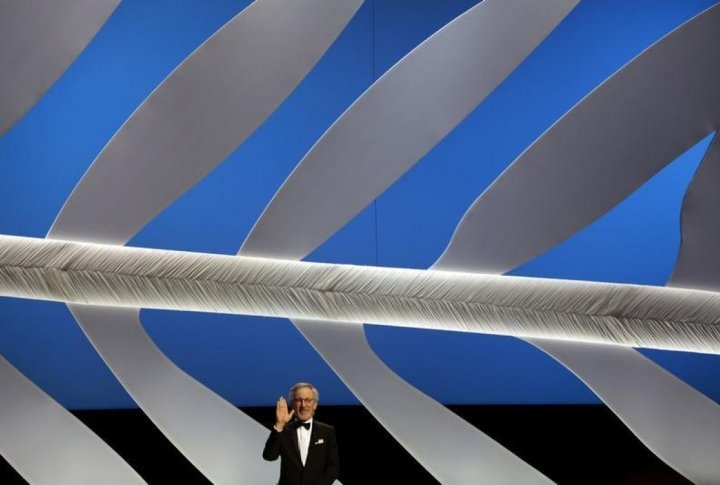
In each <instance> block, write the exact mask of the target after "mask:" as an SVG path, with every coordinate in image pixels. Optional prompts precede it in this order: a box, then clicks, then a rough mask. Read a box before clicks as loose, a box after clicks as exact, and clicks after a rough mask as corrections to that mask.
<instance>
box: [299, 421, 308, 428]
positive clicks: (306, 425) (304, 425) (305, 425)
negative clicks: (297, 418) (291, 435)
mask: <svg viewBox="0 0 720 485" xmlns="http://www.w3.org/2000/svg"><path fill="white" fill-rule="evenodd" d="M300 426H302V427H303V428H305V429H310V422H309V421H308V422H307V423H303V422H300V423H299V424H298V428H299V427H300Z"/></svg>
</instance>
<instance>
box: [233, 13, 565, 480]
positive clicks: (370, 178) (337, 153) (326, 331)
mask: <svg viewBox="0 0 720 485" xmlns="http://www.w3.org/2000/svg"><path fill="white" fill-rule="evenodd" d="M575 5H576V2H574V1H564V0H562V1H557V2H544V3H543V4H539V3H537V2H532V1H524V0H521V1H504V2H499V1H494V0H486V1H485V2H483V3H481V4H480V5H477V6H476V7H474V8H472V9H470V10H468V11H467V12H466V13H464V14H462V15H461V16H460V17H458V18H457V19H455V20H453V21H452V22H450V23H449V24H448V25H446V26H445V27H443V28H442V29H440V30H439V31H438V32H436V33H435V34H433V35H432V36H431V37H430V38H428V39H427V40H426V41H424V42H423V43H422V44H420V45H419V46H417V47H416V48H415V49H414V50H413V51H411V52H410V53H409V54H408V55H407V56H405V57H404V58H403V59H401V60H400V61H399V62H398V63H397V64H395V65H394V66H393V67H392V68H391V69H390V70H388V71H387V72H386V73H385V74H384V75H383V76H382V77H381V78H380V79H379V80H378V81H377V82H375V83H374V84H373V85H372V86H371V87H370V88H369V89H368V90H367V91H366V92H365V93H364V94H363V95H362V96H361V97H360V98H358V100H357V101H356V102H355V103H354V104H353V105H352V106H351V107H350V108H349V109H348V110H347V111H346V112H345V113H344V114H343V115H342V116H341V117H340V118H339V119H338V120H337V121H336V122H335V123H334V124H333V126H332V127H331V128H330V129H329V130H328V131H327V132H326V133H325V134H324V135H323V137H322V138H321V139H320V140H318V142H317V143H316V144H315V146H314V147H313V148H312V149H311V150H310V151H309V152H308V153H307V154H306V155H305V157H304V158H303V159H302V161H301V162H300V164H298V166H297V167H296V168H295V170H294V171H293V173H292V174H291V176H290V177H289V178H288V180H286V182H285V183H284V184H283V186H282V187H281V189H280V190H279V191H278V193H277V194H276V195H275V196H274V197H273V200H272V201H271V203H270V204H269V205H268V207H267V208H266V209H265V211H264V212H263V214H262V217H261V218H260V219H259V220H258V222H257V223H256V224H255V227H254V228H253V230H252V231H251V233H250V234H249V235H248V237H247V239H246V241H245V243H244V244H243V246H242V249H241V251H240V254H243V255H250V256H266V257H273V258H288V259H300V258H302V257H304V256H305V255H306V254H308V253H309V252H311V251H313V250H314V249H315V248H316V247H317V246H318V245H319V244H320V243H321V242H322V241H324V240H325V239H326V238H327V237H328V236H330V235H331V234H333V233H334V232H335V231H336V230H337V229H339V228H340V227H342V226H343V225H344V224H346V223H347V222H348V221H349V220H350V219H351V218H352V217H353V216H354V215H355V214H356V213H357V212H358V211H359V210H361V209H362V208H363V207H365V206H366V205H367V204H368V203H369V202H370V201H372V199H373V198H374V197H375V196H377V195H378V194H379V193H381V192H382V191H384V190H385V189H386V188H387V187H388V186H389V185H391V184H392V182H393V181H394V180H395V179H396V178H397V177H399V176H400V175H402V173H404V172H405V171H406V170H408V169H409V168H410V167H411V166H412V165H413V164H414V163H415V162H417V161H418V160H419V159H420V158H421V157H422V156H423V155H424V154H425V153H427V151H428V150H429V149H430V148H432V146H434V145H435V144H436V143H437V142H438V141H439V140H441V139H442V138H443V137H444V136H445V135H446V134H447V133H448V132H449V131H451V130H452V129H453V128H454V127H455V126H456V125H457V124H458V123H459V122H460V121H461V120H462V119H463V118H464V117H465V116H466V115H467V114H468V113H470V112H471V111H472V110H473V109H474V108H475V107H476V106H477V105H478V104H479V103H480V102H481V101H482V100H483V99H484V98H485V97H486V96H487V95H488V94H489V93H490V92H491V91H492V90H493V89H494V88H495V87H496V86H497V85H499V84H500V83H501V82H502V80H504V79H505V78H506V77H507V76H508V75H509V74H510V73H511V72H512V70H513V69H515V67H516V66H517V65H518V64H520V62H522V60H523V59H524V58H525V57H526V56H527V55H528V54H529V53H530V52H531V51H532V50H533V49H534V48H535V47H536V46H537V45H538V44H539V43H540V42H541V41H542V40H543V39H544V38H545V36H546V35H547V34H548V33H549V32H550V31H551V30H552V29H553V28H554V27H555V25H557V23H559V22H560V20H562V18H564V16H565V15H567V13H568V12H569V11H570V10H571V9H572V8H573V7H574V6H575ZM448 53H454V54H453V55H448ZM429 66H432V67H433V68H432V69H429ZM293 323H294V324H295V326H296V327H297V328H298V329H299V330H300V331H301V332H302V334H303V335H304V336H305V338H306V339H307V340H308V341H309V342H310V343H311V345H312V346H313V347H314V348H315V350H317V351H318V353H319V354H320V355H321V356H322V358H323V359H324V360H325V361H326V362H327V364H328V365H329V366H330V367H331V368H332V369H333V370H334V371H335V373H337V374H338V376H339V377H340V379H342V380H343V382H344V383H345V384H346V385H347V386H348V388H349V389H350V390H351V392H352V393H353V394H354V395H355V396H356V397H357V398H358V399H359V400H360V402H361V403H362V404H363V405H364V406H365V407H366V408H367V409H368V411H370V413H372V415H373V416H374V417H375V418H376V419H377V420H378V421H379V422H380V423H381V424H382V425H383V427H385V429H386V430H387V431H388V432H389V433H390V434H391V435H393V437H394V438H395V439H397V440H398V442H399V443H400V444H401V445H402V446H403V447H405V449H406V450H407V451H408V452H409V453H410V454H411V455H412V456H413V457H414V458H415V459H416V460H418V462H419V463H421V464H422V465H423V467H424V468H425V469H426V470H427V471H428V472H429V473H430V474H432V475H433V476H434V477H435V478H436V479H437V480H438V481H440V482H441V483H454V484H465V483H467V484H474V483H477V481H478V480H479V481H483V482H488V483H545V482H546V481H547V478H546V477H544V476H543V475H542V474H541V473H540V472H538V471H537V470H534V469H533V468H532V467H531V466H529V465H528V464H527V463H525V462H524V461H523V460H521V459H520V458H518V457H516V456H515V455H513V454H512V453H511V452H510V451H508V450H507V449H505V448H504V447H503V446H502V445H500V444H498V443H497V442H495V441H494V440H492V439H491V438H490V437H489V436H487V435H485V434H484V433H483V432H482V431H480V430H478V429H477V428H475V427H474V426H472V425H471V424H469V423H467V422H466V421H464V420H463V419H461V418H460V417H459V416H457V415H456V414H454V413H452V412H451V411H450V410H448V409H447V408H446V407H444V406H443V405H441V404H440V403H438V402H436V401H434V400H433V399H432V398H430V397H429V396H427V395H425V394H423V393H422V392H420V391H419V390H417V389H415V388H414V387H412V386H411V385H410V384H408V383H407V382H405V381H404V380H402V379H401V378H400V377H399V376H398V375H397V374H395V373H394V372H392V370H391V369H389V368H388V367H387V366H386V365H385V364H384V363H383V362H382V361H381V360H380V359H379V358H378V357H377V355H376V354H375V353H374V352H373V351H372V349H371V348H370V347H369V346H368V344H367V340H366V338H365V333H364V330H363V328H362V327H357V326H352V325H337V324H336V323H335V322H332V321H318V320H314V321H308V320H300V319H294V320H293ZM427 423H433V426H434V429H433V431H432V432H427V431H420V430H427Z"/></svg>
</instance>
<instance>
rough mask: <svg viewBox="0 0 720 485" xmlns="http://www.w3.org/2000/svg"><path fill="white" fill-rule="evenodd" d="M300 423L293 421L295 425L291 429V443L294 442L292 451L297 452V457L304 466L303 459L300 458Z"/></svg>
mask: <svg viewBox="0 0 720 485" xmlns="http://www.w3.org/2000/svg"><path fill="white" fill-rule="evenodd" d="M297 429H298V421H293V425H292V427H291V428H290V441H291V442H292V449H293V450H294V451H295V457H296V458H297V461H298V462H300V465H301V466H302V459H301V458H300V444H299V443H298V434H297Z"/></svg>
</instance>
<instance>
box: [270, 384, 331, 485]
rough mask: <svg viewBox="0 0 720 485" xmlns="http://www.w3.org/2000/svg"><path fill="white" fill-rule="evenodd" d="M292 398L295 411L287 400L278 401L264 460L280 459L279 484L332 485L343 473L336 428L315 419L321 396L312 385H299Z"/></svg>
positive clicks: (290, 396)
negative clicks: (340, 468) (339, 458)
mask: <svg viewBox="0 0 720 485" xmlns="http://www.w3.org/2000/svg"><path fill="white" fill-rule="evenodd" d="M289 398H290V404H291V405H292V410H289V409H288V405H287V402H286V401H285V398H284V397H282V396H281V397H280V399H278V401H277V406H276V407H275V426H274V427H273V429H272V430H271V431H270V436H269V437H268V439H267V442H265V449H264V450H263V458H264V459H266V460H268V461H275V460H277V459H278V457H280V480H279V481H278V485H331V484H332V483H333V482H334V481H335V479H337V477H338V474H339V461H338V450H337V441H336V439H335V428H333V427H332V426H330V425H328V424H324V423H321V422H319V421H316V420H314V419H313V416H314V415H315V410H316V409H317V406H318V400H319V398H320V394H319V393H318V391H317V389H315V387H313V386H312V385H311V384H308V383H307V382H299V383H297V384H295V385H294V386H292V388H291V389H290V393H289ZM293 418H294V419H293Z"/></svg>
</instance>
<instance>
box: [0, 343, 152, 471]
mask: <svg viewBox="0 0 720 485" xmlns="http://www.w3.org/2000/svg"><path fill="white" fill-rule="evenodd" d="M0 389H2V392H0V454H2V456H3V457H4V458H5V459H6V460H7V461H8V462H9V463H10V464H11V465H12V466H13V467H14V468H15V469H16V470H17V471H18V472H19V473H20V474H21V475H22V476H23V478H25V480H27V481H28V482H30V483H33V484H37V485H77V484H78V483H106V484H108V485H114V484H117V485H121V484H122V485H130V484H141V483H145V482H144V481H143V479H142V478H140V475H138V474H137V473H136V472H135V470H133V469H132V468H130V466H129V465H128V464H127V463H125V461H123V459H122V458H120V456H119V455H117V454H116V453H115V452H114V451H113V450H112V448H110V447H109V446H108V445H107V444H106V443H105V442H104V441H102V440H101V439H100V438H98V437H97V436H96V435H95V434H94V433H93V432H92V431H90V429H89V428H87V427H86V426H85V425H84V424H83V423H82V422H81V421H80V420H78V419H77V418H76V417H75V416H73V415H72V414H70V413H69V412H68V411H66V410H65V408H63V407H62V406H60V405H59V404H58V403H56V402H55V401H54V400H53V399H52V398H51V397H50V396H48V395H47V394H45V393H44V392H43V391H42V390H41V389H40V388H39V387H37V386H36V385H35V384H33V383H32V382H30V381H29V380H28V379H27V378H26V377H25V376H23V375H22V374H21V373H20V372H19V371H18V370H17V369H15V367H13V366H12V365H11V364H10V362H8V361H7V360H5V358H4V357H3V356H2V355H0Z"/></svg>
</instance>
